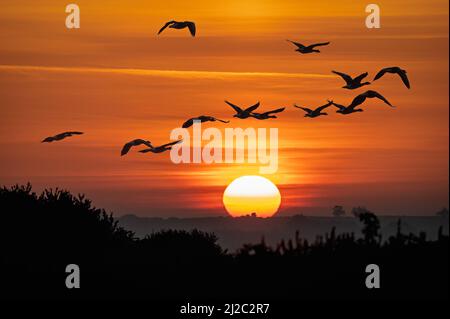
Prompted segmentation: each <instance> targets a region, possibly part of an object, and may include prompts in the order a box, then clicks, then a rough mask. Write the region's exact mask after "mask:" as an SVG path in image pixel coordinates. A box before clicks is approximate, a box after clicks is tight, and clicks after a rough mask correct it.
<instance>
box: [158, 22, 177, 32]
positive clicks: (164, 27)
mask: <svg viewBox="0 0 450 319" xmlns="http://www.w3.org/2000/svg"><path fill="white" fill-rule="evenodd" d="M174 22H175V21H173V20H172V21H169V22H167V23H166V24H165V25H164V26H163V27H162V28H161V29H160V30H159V31H158V34H160V33H161V32H163V31H164V30H165V29H166V28H167V27H168V26H169V25H171V24H172V23H174Z"/></svg>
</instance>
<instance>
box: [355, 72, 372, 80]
mask: <svg viewBox="0 0 450 319" xmlns="http://www.w3.org/2000/svg"><path fill="white" fill-rule="evenodd" d="M368 75H369V73H368V72H366V73H363V74H361V75H358V76H357V77H356V78H355V81H356V82H361V81H362V80H363V79H364V78H365V77H367V76H368Z"/></svg>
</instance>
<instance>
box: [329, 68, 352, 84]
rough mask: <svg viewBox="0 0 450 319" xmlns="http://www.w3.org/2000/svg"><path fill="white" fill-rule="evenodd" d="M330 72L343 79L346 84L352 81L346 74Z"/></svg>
mask: <svg viewBox="0 0 450 319" xmlns="http://www.w3.org/2000/svg"><path fill="white" fill-rule="evenodd" d="M331 72H333V73H334V74H337V75H339V76H340V77H341V78H343V79H344V81H345V82H347V83H349V82H352V81H353V79H352V77H351V76H350V75H348V74H345V73H341V72H337V71H331Z"/></svg>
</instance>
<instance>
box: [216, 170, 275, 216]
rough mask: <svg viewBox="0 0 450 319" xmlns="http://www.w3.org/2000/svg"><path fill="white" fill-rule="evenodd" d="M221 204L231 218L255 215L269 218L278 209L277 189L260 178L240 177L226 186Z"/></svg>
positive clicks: (251, 176)
mask: <svg viewBox="0 0 450 319" xmlns="http://www.w3.org/2000/svg"><path fill="white" fill-rule="evenodd" d="M223 204H224V206H225V209H226V210H227V212H228V213H229V214H230V215H231V216H233V217H240V216H246V215H251V214H253V213H254V214H256V216H258V217H271V216H273V215H274V214H275V213H276V212H277V211H278V208H279V207H280V204H281V195H280V191H279V190H278V188H277V187H276V186H275V184H274V183H272V182H271V181H270V180H268V179H267V178H265V177H262V176H254V175H250V176H241V177H238V178H236V179H235V180H234V181H232V182H231V183H230V185H228V187H227V188H226V189H225V192H224V194H223Z"/></svg>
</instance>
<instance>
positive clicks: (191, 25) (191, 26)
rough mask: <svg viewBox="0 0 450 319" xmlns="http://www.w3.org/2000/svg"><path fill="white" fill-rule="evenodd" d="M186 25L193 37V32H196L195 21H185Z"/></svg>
mask: <svg viewBox="0 0 450 319" xmlns="http://www.w3.org/2000/svg"><path fill="white" fill-rule="evenodd" d="M187 26H188V28H189V32H190V33H191V35H192V36H193V37H195V33H196V27H195V23H194V22H187Z"/></svg>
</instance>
